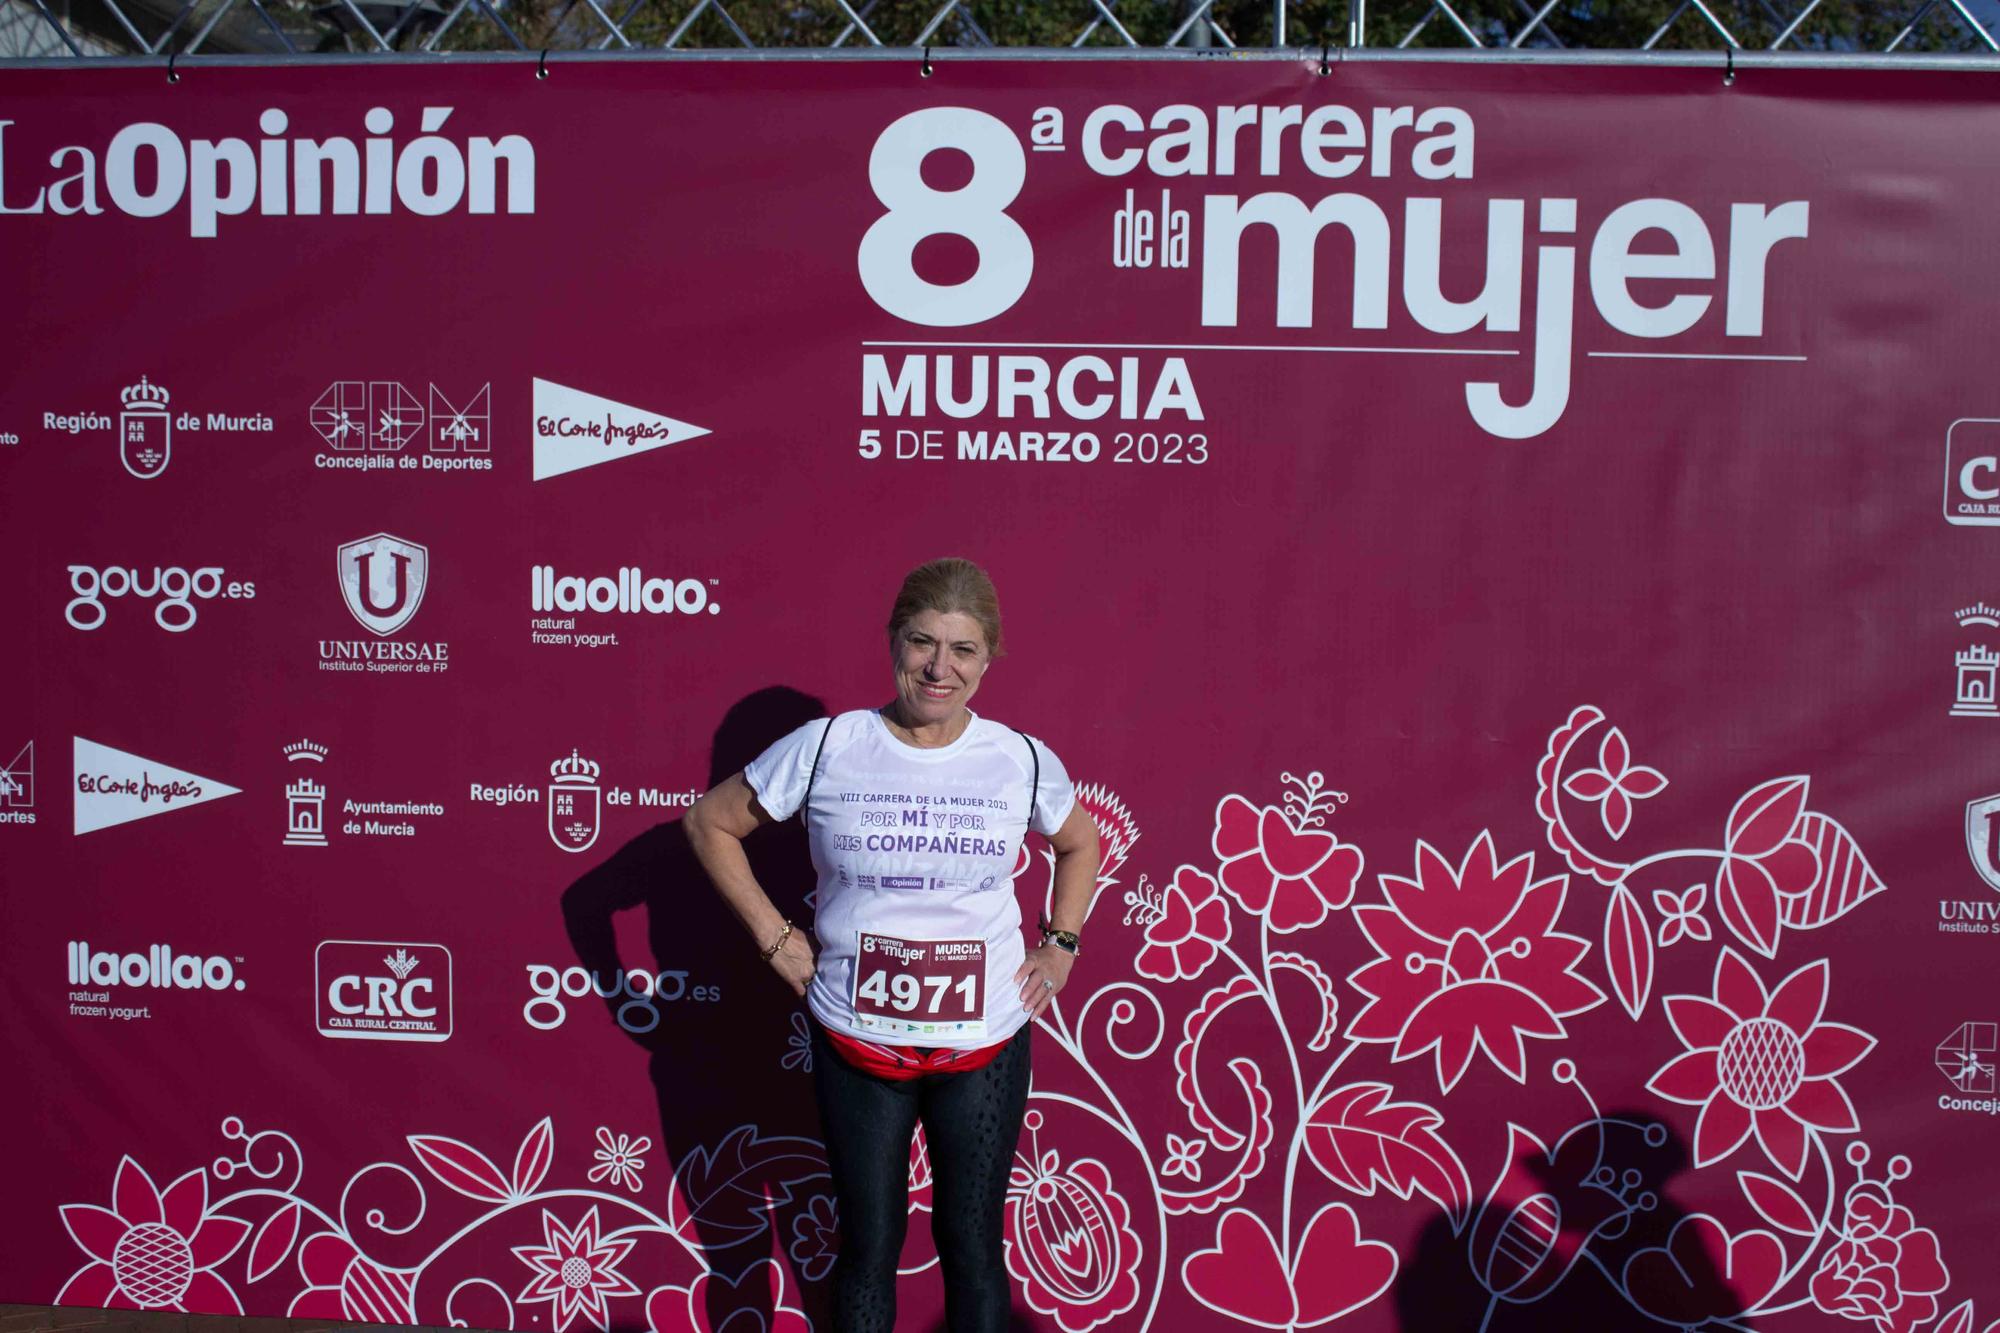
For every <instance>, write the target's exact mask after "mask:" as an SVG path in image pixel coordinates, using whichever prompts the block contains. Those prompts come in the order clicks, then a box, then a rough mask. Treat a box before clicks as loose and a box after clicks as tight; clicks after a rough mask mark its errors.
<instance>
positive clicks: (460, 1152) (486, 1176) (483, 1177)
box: [409, 1134, 513, 1203]
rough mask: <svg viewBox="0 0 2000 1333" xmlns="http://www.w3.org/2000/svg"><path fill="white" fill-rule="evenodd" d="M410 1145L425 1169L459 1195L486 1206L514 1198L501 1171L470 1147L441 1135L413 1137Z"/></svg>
mask: <svg viewBox="0 0 2000 1333" xmlns="http://www.w3.org/2000/svg"><path fill="white" fill-rule="evenodd" d="M409 1144H410V1148H411V1151H413V1152H415V1153H416V1155H417V1160H418V1161H419V1162H422V1163H423V1164H424V1170H426V1171H428V1172H430V1173H431V1174H432V1175H434V1176H436V1177H437V1178H438V1179H439V1180H440V1181H442V1182H444V1183H445V1184H446V1185H448V1186H450V1187H451V1188H452V1189H454V1190H457V1191H458V1192H459V1193H460V1194H463V1195H465V1196H466V1197H468V1198H472V1199H479V1200H481V1201H483V1202H486V1203H506V1202H507V1201H508V1200H509V1199H510V1198H512V1197H513V1195H512V1193H511V1192H510V1191H509V1190H508V1188H507V1178H506V1177H505V1176H503V1175H501V1174H500V1168H499V1167H497V1166H495V1165H493V1163H492V1161H491V1160H489V1159H488V1158H487V1156H486V1154H485V1153H482V1152H480V1151H479V1149H477V1148H475V1147H473V1146H471V1145H470V1144H466V1143H460V1142H459V1141H458V1140H457V1139H448V1138H446V1137H444V1136H443V1135H442V1134H412V1135H410V1138H409Z"/></svg>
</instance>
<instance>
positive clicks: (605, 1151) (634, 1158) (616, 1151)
mask: <svg viewBox="0 0 2000 1333" xmlns="http://www.w3.org/2000/svg"><path fill="white" fill-rule="evenodd" d="M652 1146H653V1141H652V1140H651V1139H649V1138H647V1137H646V1136H645V1135H643V1134H641V1135H640V1136H639V1137H638V1138H637V1139H636V1140H635V1139H633V1138H632V1137H631V1136H629V1135H626V1134H620V1135H618V1136H617V1137H616V1138H613V1137H612V1135H611V1131H610V1130H608V1129H606V1128H605V1127H604V1126H603V1125H599V1126H598V1127H597V1151H595V1152H593V1153H592V1154H591V1156H592V1157H593V1158H595V1159H596V1160H597V1165H596V1166H593V1167H591V1168H590V1179H591V1180H593V1181H598V1180H609V1181H610V1182H611V1183H612V1184H614V1185H623V1186H625V1187H626V1188H627V1189H630V1190H631V1191H632V1192H633V1193H634V1194H637V1193H638V1192H639V1173H640V1172H641V1171H643V1170H645V1168H646V1150H647V1149H648V1148H651V1147H652Z"/></svg>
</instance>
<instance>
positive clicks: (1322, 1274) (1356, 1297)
mask: <svg viewBox="0 0 2000 1333" xmlns="http://www.w3.org/2000/svg"><path fill="white" fill-rule="evenodd" d="M1396 1267H1397V1260H1396V1251H1395V1248H1394V1247H1393V1246H1389V1245H1384V1244H1383V1243H1382V1242H1381V1241H1379V1240H1363V1239H1362V1238H1361V1223H1360V1221H1359V1220H1358V1219H1357V1218H1356V1217H1355V1216H1354V1210H1353V1209H1352V1208H1349V1207H1348V1206H1347V1205H1346V1204H1344V1203H1330V1204H1328V1205H1326V1206H1325V1207H1324V1208H1322V1209H1320V1210H1319V1212H1317V1213H1315V1214H1314V1215H1313V1219H1312V1221H1310V1222H1308V1223H1306V1231H1305V1235H1304V1236H1303V1237H1302V1238H1301V1239H1300V1241H1299V1250H1298V1253H1297V1254H1296V1255H1295V1256H1293V1258H1292V1291H1293V1293H1294V1295H1293V1302H1294V1303H1295V1304H1296V1305H1297V1306H1298V1311H1299V1315H1298V1318H1299V1327H1300V1328H1317V1327H1318V1326H1319V1325H1321V1324H1330V1323H1332V1322H1333V1321H1334V1320H1336V1319H1338V1318H1340V1317H1341V1316H1342V1315H1347V1314H1352V1313H1354V1312H1355V1311H1356V1310H1359V1309H1360V1308H1361V1307H1362V1306H1364V1305H1366V1304H1368V1302H1370V1301H1372V1300H1374V1299H1375V1298H1376V1297H1377V1296H1380V1295H1381V1294H1382V1293H1383V1292H1385V1291H1387V1290H1388V1289H1389V1284H1390V1283H1391V1282H1394V1281H1395V1280H1396Z"/></svg>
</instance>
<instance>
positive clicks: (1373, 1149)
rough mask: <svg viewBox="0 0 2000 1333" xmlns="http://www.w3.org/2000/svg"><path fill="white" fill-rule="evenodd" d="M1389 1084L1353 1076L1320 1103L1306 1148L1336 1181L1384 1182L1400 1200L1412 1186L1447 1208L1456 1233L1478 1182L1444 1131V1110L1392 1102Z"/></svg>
mask: <svg viewBox="0 0 2000 1333" xmlns="http://www.w3.org/2000/svg"><path fill="white" fill-rule="evenodd" d="M1393 1091H1394V1089H1392V1088H1391V1087H1390V1086H1389V1085H1388V1084H1386V1083H1353V1084H1349V1085H1348V1086H1347V1087H1344V1088H1342V1089H1340V1090H1339V1091H1338V1092H1335V1093H1333V1094H1332V1095H1331V1096H1329V1097H1327V1098H1326V1099H1325V1100H1324V1101H1322V1102H1321V1103H1320V1104H1319V1105H1318V1106H1317V1107H1315V1108H1314V1109H1313V1113H1312V1115H1311V1116H1309V1117H1308V1118H1307V1121H1306V1153H1307V1155H1308V1156H1310V1157H1311V1158H1312V1160H1313V1165H1315V1166H1317V1167H1318V1168H1319V1169H1320V1170H1321V1171H1323V1172H1324V1173H1325V1174H1326V1177H1327V1179H1329V1180H1331V1181H1332V1182H1333V1183H1334V1184H1336V1185H1341V1186H1344V1187H1345V1188H1347V1189H1350V1190H1353V1191H1354V1192H1355V1193H1356V1194H1362V1195H1372V1194H1374V1193H1375V1187H1376V1185H1377V1184H1381V1185H1385V1186H1387V1187H1388V1189H1389V1191H1390V1192H1391V1193H1393V1194H1394V1195H1395V1196H1396V1197H1397V1198H1399V1199H1407V1198H1409V1197H1410V1195H1411V1193H1412V1192H1413V1191H1421V1192H1422V1193H1423V1194H1424V1196H1425V1197H1426V1198H1428V1199H1430V1200H1431V1201H1432V1202H1434V1203H1436V1204H1437V1205H1438V1207H1440V1208H1442V1209H1444V1211H1445V1215H1446V1216H1447V1217H1448V1218H1450V1219H1451V1229H1452V1231H1453V1232H1454V1233H1456V1232H1458V1231H1460V1230H1463V1229H1464V1227H1465V1221H1466V1218H1467V1217H1469V1216H1470V1215H1471V1212H1472V1181H1471V1180H1470V1179H1469V1178H1468V1177H1467V1176H1466V1173H1465V1165H1464V1163H1462V1162H1460V1161H1459V1158H1458V1154H1457V1153H1456V1152H1453V1151H1452V1148H1451V1145H1450V1144H1449V1143H1446V1142H1445V1141H1444V1139H1443V1138H1442V1137H1440V1136H1439V1135H1438V1134H1437V1132H1436V1131H1437V1127H1438V1126H1439V1125H1441V1124H1443V1123H1444V1117H1443V1116H1442V1115H1440V1114H1439V1113H1438V1112H1436V1111H1434V1110H1432V1109H1431V1108H1430V1107H1428V1106H1420V1105H1417V1104H1416V1103H1413V1102H1392V1101H1390V1100H1389V1096H1390V1094H1391V1093H1392V1092H1393Z"/></svg>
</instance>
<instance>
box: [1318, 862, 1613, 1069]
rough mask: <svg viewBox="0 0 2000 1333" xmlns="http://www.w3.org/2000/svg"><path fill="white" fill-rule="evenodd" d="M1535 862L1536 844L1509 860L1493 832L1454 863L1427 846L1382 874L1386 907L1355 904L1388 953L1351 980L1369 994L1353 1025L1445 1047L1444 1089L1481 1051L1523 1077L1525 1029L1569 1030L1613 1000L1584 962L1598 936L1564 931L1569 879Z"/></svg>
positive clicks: (1353, 1031)
mask: <svg viewBox="0 0 2000 1333" xmlns="http://www.w3.org/2000/svg"><path fill="white" fill-rule="evenodd" d="M1534 872H1535V858H1534V855H1533V853H1526V852H1524V853H1523V854H1521V855H1520V856H1517V857H1515V858H1514V859H1513V860H1511V861H1509V862H1507V863H1506V864H1505V865H1502V864H1500V860H1499V857H1498V855H1497V854H1496V853H1495V851H1494V849H1493V839H1492V836H1491V835H1490V834H1486V833H1482V834H1480V835H1479V837H1478V839H1477V840H1475V841H1474V842H1473V844H1472V847H1471V849H1470V850H1468V851H1467V852H1466V854H1465V856H1464V858H1463V859H1462V860H1461V861H1460V862H1459V864H1458V866H1457V867H1456V868H1455V869H1454V868H1453V867H1452V865H1451V863H1450V862H1448V861H1446V860H1445V859H1444V857H1442V856H1441V855H1439V854H1438V852H1437V851H1435V850H1434V849H1433V848H1432V847H1431V846H1430V845H1429V844H1428V843H1419V844H1417V875H1416V878H1415V879H1404V878H1401V877H1400V876H1396V875H1383V876H1382V877H1381V878H1382V890H1383V895H1384V897H1386V898H1387V899H1388V905H1387V906H1366V907H1358V908H1356V909H1355V911H1354V921H1355V924H1356V925H1358V926H1360V927H1361V931H1362V933H1363V934H1364V935H1366V936H1367V937H1368V942H1369V943H1370V944H1372V945H1373V946H1374V947H1375V952H1376V954H1377V955H1378V956H1377V958H1376V960H1375V961H1374V962H1372V963H1370V964H1368V965H1367V966H1366V967H1363V968H1361V969H1360V970H1358V971H1357V972H1355V974H1354V975H1353V976H1351V977H1349V978H1348V981H1349V983H1350V984H1351V985H1353V986H1354V988H1355V989H1356V990H1359V991H1360V992H1362V993H1363V994H1364V995H1367V996H1368V997H1369V1002H1368V1004H1367V1006H1366V1007H1364V1008H1363V1009H1362V1010H1361V1011H1360V1012H1359V1013H1357V1014H1356V1015H1355V1016H1354V1018H1353V1019H1352V1020H1351V1021H1350V1022H1349V1024H1348V1028H1347V1032H1348V1035H1349V1036H1350V1037H1353V1038H1355V1039H1357V1040H1360V1041H1380V1042H1394V1043H1395V1058H1396V1059H1398V1060H1411V1059H1415V1058H1416V1057H1418V1056H1420V1055H1423V1054H1424V1053H1425V1052H1428V1051H1434V1052H1436V1065H1437V1079H1438V1086H1439V1087H1440V1088H1441V1089H1443V1090H1444V1091H1446V1092H1449V1091H1451V1089H1452V1087H1453V1085H1455V1084H1456V1083H1457V1082H1458V1080H1459V1079H1460V1078H1462V1077H1464V1075H1465V1071H1466V1068H1467V1066H1469V1065H1470V1064H1471V1063H1472V1057H1473V1055H1474V1053H1475V1052H1477V1051H1484V1052H1485V1053H1486V1056H1487V1058H1488V1059H1490V1060H1491V1061H1492V1062H1493V1063H1494V1064H1496V1065H1498V1066H1499V1067H1500V1068H1501V1069H1503V1070H1505V1071H1506V1073H1507V1074H1508V1075H1509V1076H1510V1077H1511V1078H1513V1079H1514V1080H1515V1081H1516V1082H1520V1081H1522V1080H1524V1079H1525V1078H1526V1077H1527V1060H1528V1055H1527V1048H1526V1043H1525V1039H1526V1038H1529V1037H1535V1038H1540V1039H1543V1040H1560V1039H1561V1038H1563V1037H1564V1036H1567V1035H1568V1033H1567V1029H1565V1028H1564V1027H1563V1022H1562V1020H1563V1019H1565V1018H1572V1017H1574V1016H1576V1015H1577V1014H1581V1013H1584V1012H1586V1011H1587V1010H1590V1009H1592V1008H1595V1007H1596V1006H1597V1005H1599V1004H1602V1003H1603V1002H1604V993H1603V992H1602V991H1600V990H1598V988H1597V987H1596V986H1594V985H1592V984H1591V983H1590V982H1588V981H1585V980H1584V979H1583V978H1582V977H1580V976H1578V975H1576V972H1575V970H1574V969H1575V967H1576V964H1577V963H1578V961H1580V960H1581V959H1582V958H1583V956H1584V955H1585V954H1586V953H1588V952H1589V951H1590V944H1589V942H1588V941H1585V940H1580V939H1577V938H1576V937H1575V936H1572V935H1564V934H1562V933H1560V932H1559V931H1557V930H1556V929H1555V924H1556V921H1557V919H1558V917H1560V916H1561V914H1562V908H1563V899H1564V897H1565V896H1566V895H1567V893H1568V891H1569V880H1568V877H1567V876H1564V875H1556V876H1552V877H1550V878H1548V879H1543V880H1537V879H1535V878H1534Z"/></svg>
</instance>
